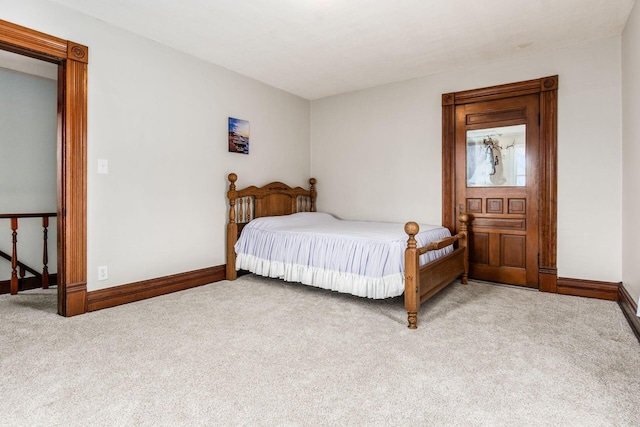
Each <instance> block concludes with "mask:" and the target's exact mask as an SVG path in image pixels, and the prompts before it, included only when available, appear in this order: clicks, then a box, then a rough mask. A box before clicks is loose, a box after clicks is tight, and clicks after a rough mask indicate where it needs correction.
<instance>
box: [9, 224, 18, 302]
mask: <svg viewBox="0 0 640 427" xmlns="http://www.w3.org/2000/svg"><path fill="white" fill-rule="evenodd" d="M11 231H12V232H11V242H12V244H11V289H10V290H11V295H16V294H17V293H18V271H17V270H18V218H15V217H13V218H11Z"/></svg>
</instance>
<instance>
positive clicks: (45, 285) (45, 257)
mask: <svg viewBox="0 0 640 427" xmlns="http://www.w3.org/2000/svg"><path fill="white" fill-rule="evenodd" d="M48 227H49V217H48V216H43V217H42V229H43V231H42V238H43V240H44V244H43V245H44V246H43V248H42V289H49V267H48V266H47V264H49V252H48V249H47V233H48V230H47V228H48Z"/></svg>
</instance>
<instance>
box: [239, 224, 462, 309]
mask: <svg viewBox="0 0 640 427" xmlns="http://www.w3.org/2000/svg"><path fill="white" fill-rule="evenodd" d="M450 235H451V233H450V232H449V230H448V229H447V228H445V227H441V226H432V225H422V224H421V225H420V233H419V234H418V235H417V236H416V240H417V241H418V247H421V246H425V245H427V244H428V243H430V242H432V241H434V240H439V239H442V238H444V237H447V236H450ZM407 239H408V236H407V234H406V233H405V231H404V224H401V223H386V222H369V221H344V220H339V219H337V218H335V217H333V216H331V215H329V214H326V213H319V212H301V213H297V214H293V215H285V216H276V217H264V218H256V219H254V220H252V221H251V222H249V224H247V225H246V226H245V227H244V229H243V230H242V233H241V235H240V238H239V239H238V242H237V243H236V245H235V250H236V254H237V258H236V268H237V269H243V270H248V271H251V272H253V273H255V274H259V275H261V276H266V277H274V278H279V279H283V280H286V281H289V282H299V283H303V284H305V285H311V286H316V287H320V288H325V289H331V290H334V291H338V292H344V293H349V294H353V295H357V296H361V297H368V298H376V299H379V298H389V297H395V296H398V295H401V294H402V293H403V292H404V250H405V249H406V247H407ZM452 250H453V248H452V247H451V246H449V247H447V248H444V249H441V250H439V251H430V252H428V253H426V254H424V255H422V256H421V257H420V263H421V265H423V264H425V263H427V262H429V261H433V260H434V259H437V258H438V257H440V256H442V255H444V254H446V253H449V252H451V251H452Z"/></svg>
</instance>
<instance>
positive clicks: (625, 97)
mask: <svg viewBox="0 0 640 427" xmlns="http://www.w3.org/2000/svg"><path fill="white" fill-rule="evenodd" d="M638 52H640V6H639V5H638V2H636V4H635V6H634V8H633V10H632V11H631V15H630V17H629V20H628V21H627V26H626V27H625V30H624V33H623V34H622V154H623V156H622V158H623V161H622V170H623V177H622V189H623V191H622V207H623V209H622V227H623V230H624V233H623V234H622V280H623V283H624V286H625V288H626V289H627V290H628V291H629V294H630V295H631V296H632V297H633V298H634V299H635V300H638V299H639V298H640V262H639V260H640V258H639V256H638V254H640V228H638V218H640V168H639V167H638V165H640V121H639V120H638V119H639V118H640V82H639V81H638V76H640V56H639V55H638ZM639 307H640V304H639Z"/></svg>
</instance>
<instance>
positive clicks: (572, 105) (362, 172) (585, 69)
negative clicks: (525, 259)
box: [311, 37, 622, 282]
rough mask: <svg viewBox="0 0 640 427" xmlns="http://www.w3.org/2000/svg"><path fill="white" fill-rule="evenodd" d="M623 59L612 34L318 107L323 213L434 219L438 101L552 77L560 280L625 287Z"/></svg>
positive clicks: (438, 210) (317, 163)
mask: <svg viewBox="0 0 640 427" xmlns="http://www.w3.org/2000/svg"><path fill="white" fill-rule="evenodd" d="M620 57H621V52H620V37H614V38H610V39H606V40H599V41H595V42H591V43H589V44H585V45H582V46H577V47H573V48H569V49H562V50H555V51H551V52H547V53H544V54H538V55H534V56H526V57H520V58H514V59H511V60H508V61H501V62H494V63H491V64H488V65H479V66H475V67H471V66H470V67H469V68H467V69H463V70H456V71H452V72H448V73H441V74H437V75H433V76H426V77H423V78H419V79H415V80H410V81H406V82H401V83H396V84H390V85H385V86H380V87H376V88H372V89H368V90H362V91H358V92H353V93H348V94H344V95H338V96H334V97H329V98H325V99H321V100H317V101H313V102H312V104H311V110H312V124H311V129H312V131H311V172H312V175H313V176H314V177H315V178H317V179H318V208H319V210H325V211H329V212H334V213H336V214H337V215H339V216H340V217H344V218H351V219H375V220H389V221H403V222H404V221H407V220H417V221H422V222H428V223H434V224H439V223H440V222H441V216H442V190H441V189H442V182H441V181H442V166H441V161H442V160H441V159H442V157H441V149H442V148H441V147H442V113H441V95H442V94H443V93H448V92H456V91H462V90H467V89H474V88H481V87H486V86H492V85H497V84H503V83H511V82H517V81H522V80H528V79H534V78H540V77H545V76H549V75H555V74H558V75H559V91H558V96H559V101H558V109H559V112H558V121H559V124H558V167H559V171H558V274H559V276H561V277H571V278H580V279H590V280H602V281H614V282H615V281H619V280H621V261H620V259H621V204H622V195H621V182H622V181H621V179H622V174H621V162H622V160H621V142H620V140H621V123H620V115H621V93H620V84H621V81H620V80H621V76H620V74H621V71H620V69H621V65H620Z"/></svg>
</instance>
